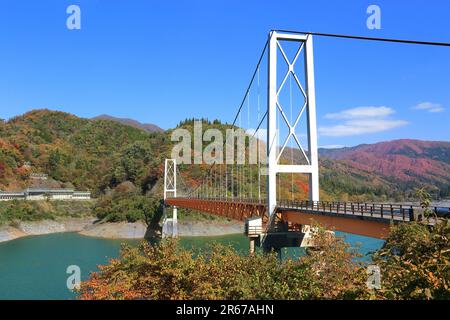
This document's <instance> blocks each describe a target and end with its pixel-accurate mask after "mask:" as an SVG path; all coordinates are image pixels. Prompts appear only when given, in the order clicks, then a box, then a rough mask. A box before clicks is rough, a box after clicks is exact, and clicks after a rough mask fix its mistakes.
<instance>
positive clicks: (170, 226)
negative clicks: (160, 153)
mask: <svg viewBox="0 0 450 320" xmlns="http://www.w3.org/2000/svg"><path fill="white" fill-rule="evenodd" d="M176 196H177V161H176V159H166V161H165V163H164V201H165V200H166V199H167V198H168V197H172V198H176ZM162 236H163V237H174V238H175V237H177V236H178V217H177V207H176V206H172V218H168V217H167V206H166V205H165V204H164V221H163V227H162Z"/></svg>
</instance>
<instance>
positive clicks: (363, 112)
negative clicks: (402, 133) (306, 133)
mask: <svg viewBox="0 0 450 320" xmlns="http://www.w3.org/2000/svg"><path fill="white" fill-rule="evenodd" d="M394 113H395V110H393V109H392V108H389V107H384V106H381V107H357V108H352V109H347V110H343V111H341V112H338V113H329V114H327V115H325V118H327V119H335V120H345V121H343V122H342V123H339V124H336V125H333V126H325V127H320V128H319V134H321V135H323V136H331V137H343V136H355V135H361V134H368V133H375V132H381V131H386V130H391V129H394V128H397V127H401V126H404V125H406V124H408V122H407V121H404V120H395V119H389V117H388V116H390V115H392V114H394Z"/></svg>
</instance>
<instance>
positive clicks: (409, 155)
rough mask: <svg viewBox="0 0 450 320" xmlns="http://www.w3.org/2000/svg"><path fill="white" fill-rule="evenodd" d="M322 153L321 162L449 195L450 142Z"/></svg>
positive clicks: (387, 144)
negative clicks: (330, 161)
mask: <svg viewBox="0 0 450 320" xmlns="http://www.w3.org/2000/svg"><path fill="white" fill-rule="evenodd" d="M319 154H320V156H321V158H322V159H331V160H334V161H338V162H340V163H342V164H345V165H347V166H349V167H352V168H354V169H359V170H362V171H365V172H367V173H368V174H373V175H377V176H379V177H380V178H383V179H384V180H387V181H389V182H391V183H393V184H395V185H396V186H398V187H401V189H404V190H408V189H412V188H414V187H418V186H419V185H423V186H426V187H428V188H431V189H439V190H440V191H441V192H443V193H445V194H446V195H448V194H449V186H450V142H448V141H422V140H412V139H401V140H394V141H386V142H379V143H375V144H363V145H358V146H355V147H351V148H339V149H320V150H319Z"/></svg>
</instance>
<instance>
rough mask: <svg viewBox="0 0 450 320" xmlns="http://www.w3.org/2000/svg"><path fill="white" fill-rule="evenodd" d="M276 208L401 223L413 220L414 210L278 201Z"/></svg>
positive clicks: (378, 205) (324, 202)
mask: <svg viewBox="0 0 450 320" xmlns="http://www.w3.org/2000/svg"><path fill="white" fill-rule="evenodd" d="M278 207H279V208H281V209H296V210H305V211H311V212H315V213H332V214H342V215H354V216H364V217H374V218H382V219H391V220H403V221H412V220H414V209H413V206H412V205H407V206H405V205H397V204H378V203H361V202H334V201H295V200H280V201H278Z"/></svg>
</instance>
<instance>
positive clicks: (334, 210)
mask: <svg viewBox="0 0 450 320" xmlns="http://www.w3.org/2000/svg"><path fill="white" fill-rule="evenodd" d="M191 199H202V200H210V201H233V202H239V203H248V204H260V205H265V204H266V203H267V201H266V198H262V199H252V198H240V197H234V198H230V197H228V198H226V197H207V198H205V197H192V198H191ZM277 206H278V208H280V209H297V210H307V211H314V212H318V213H330V214H342V215H354V216H364V217H374V218H381V219H390V220H403V221H413V220H415V219H416V218H417V217H416V216H420V215H421V212H423V211H424V209H423V208H421V207H420V206H417V205H402V204H390V203H367V202H342V201H308V200H303V201H298V200H283V199H282V200H278V201H277ZM430 209H431V210H432V211H433V212H434V213H435V214H436V216H438V217H440V218H450V208H448V207H430Z"/></svg>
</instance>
